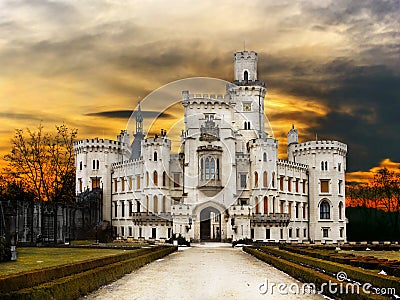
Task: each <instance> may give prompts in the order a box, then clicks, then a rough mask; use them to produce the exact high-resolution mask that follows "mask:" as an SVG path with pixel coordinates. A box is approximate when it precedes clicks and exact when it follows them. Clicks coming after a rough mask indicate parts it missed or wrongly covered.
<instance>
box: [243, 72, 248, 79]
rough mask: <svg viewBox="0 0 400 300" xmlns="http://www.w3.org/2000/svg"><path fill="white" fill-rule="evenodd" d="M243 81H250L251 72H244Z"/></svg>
mask: <svg viewBox="0 0 400 300" xmlns="http://www.w3.org/2000/svg"><path fill="white" fill-rule="evenodd" d="M243 80H244V81H249V72H247V71H244V74H243Z"/></svg>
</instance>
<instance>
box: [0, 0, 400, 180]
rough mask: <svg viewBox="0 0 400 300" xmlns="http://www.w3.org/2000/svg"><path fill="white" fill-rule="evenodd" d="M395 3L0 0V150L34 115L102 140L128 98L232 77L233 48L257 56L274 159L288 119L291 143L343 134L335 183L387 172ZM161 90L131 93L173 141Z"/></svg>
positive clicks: (392, 123) (148, 127) (110, 134)
mask: <svg viewBox="0 0 400 300" xmlns="http://www.w3.org/2000/svg"><path fill="white" fill-rule="evenodd" d="M399 10H400V8H399V5H398V3H397V1H361V0H359V1H344V0H343V1H316V0H315V1H305V0H304V1H272V0H269V1H251V2H246V3H244V2H243V1H222V2H218V3H214V2H212V1H196V2H192V1H161V0H159V1H108V0H99V1H66V0H60V1H48V0H38V1H28V0H21V1H2V2H0V103H1V109H0V120H1V128H0V156H1V157H4V155H6V154H7V153H9V151H10V149H11V145H10V139H11V138H12V137H13V136H14V132H15V129H16V128H27V127H28V128H32V129H33V128H35V127H37V126H38V125H39V124H40V123H41V124H43V125H44V127H45V129H46V130H53V129H54V126H55V125H56V124H63V123H65V124H66V125H67V126H69V127H70V128H77V129H78V139H84V138H93V137H99V138H109V139H115V137H116V135H117V134H118V133H119V131H120V130H121V129H125V128H128V129H129V130H133V128H132V127H131V124H130V122H129V116H130V114H131V112H132V111H133V110H135V109H136V106H137V103H138V100H139V99H142V100H143V99H146V97H147V96H148V95H149V94H150V93H151V92H152V91H154V90H156V89H158V88H160V87H162V86H164V85H167V84H169V83H171V82H174V81H177V80H180V79H184V78H189V77H201V76H202V77H210V78H220V79H222V80H225V81H232V79H233V65H232V59H233V53H234V52H236V51H240V50H242V49H243V48H244V47H245V48H246V49H247V50H254V51H256V52H258V54H259V69H258V77H259V78H260V79H261V80H263V81H265V82H266V85H267V96H266V98H265V111H266V116H267V118H268V120H269V124H270V126H271V128H272V131H273V132H271V134H272V133H273V135H274V137H275V138H276V139H278V140H279V143H280V146H281V147H280V148H279V149H280V151H281V153H279V155H280V157H281V158H284V157H285V155H286V154H285V153H286V148H285V144H286V134H287V131H288V130H289V129H290V128H291V125H292V124H294V125H295V126H296V128H298V129H299V137H300V142H303V141H306V140H310V139H311V140H313V139H315V138H316V137H318V139H337V140H340V141H343V142H344V143H346V144H348V147H349V148H348V149H349V153H348V157H347V159H348V163H347V172H348V173H347V180H348V181H351V182H364V181H366V180H368V179H370V178H371V176H372V175H371V174H372V173H373V172H375V171H376V170H377V169H378V168H380V167H387V168H389V169H390V170H394V171H399V170H400V134H399V133H398V129H399V128H400V121H399V118H398V114H399V111H400V101H399V100H400V89H399V87H400V74H399V70H400V60H399V57H400V56H399V54H400V48H399V45H400V32H399V31H400V30H399V28H400V26H399V25H400V24H399V18H398V15H399V12H400V11H399ZM188 89H190V87H189V88H188ZM199 92H201V91H199ZM218 92H220V91H216V92H215V93H218ZM179 96H180V95H179V94H178V95H177V99H175V100H176V101H179ZM170 100H171V99H167V97H166V96H165V98H162V97H160V98H159V99H157V101H154V102H152V103H151V104H149V103H146V101H144V102H145V104H146V105H144V107H143V110H144V118H145V122H144V129H145V131H148V133H149V134H150V135H151V134H154V133H155V132H158V131H159V130H160V129H161V128H164V129H167V130H168V131H169V136H170V138H171V140H172V141H173V142H174V143H175V144H174V147H175V148H174V149H175V151H177V149H178V147H179V133H180V129H181V126H182V125H183V124H182V122H181V119H182V117H183V108H182V107H181V106H180V105H179V103H177V104H175V105H173V106H170V107H168V109H166V108H167V107H166V106H167V105H166V103H170V102H168V101H170ZM164 102H165V103H164ZM165 109H166V110H165ZM161 112H162V113H163V115H162V117H161V118H159V119H158V120H156V121H154V119H155V118H156V117H157V115H158V114H159V113H161ZM5 165H6V162H5V161H4V160H2V159H1V160H0V166H1V167H3V166H5Z"/></svg>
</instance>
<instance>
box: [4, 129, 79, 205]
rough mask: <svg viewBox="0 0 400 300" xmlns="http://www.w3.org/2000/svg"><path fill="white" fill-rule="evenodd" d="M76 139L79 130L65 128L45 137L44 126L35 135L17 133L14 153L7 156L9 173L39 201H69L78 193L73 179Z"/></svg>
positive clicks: (33, 132)
mask: <svg viewBox="0 0 400 300" xmlns="http://www.w3.org/2000/svg"><path fill="white" fill-rule="evenodd" d="M76 136H77V130H76V129H69V128H68V127H67V126H66V125H64V124H63V125H61V126H56V131H55V133H45V132H44V130H43V126H42V125H41V124H40V125H39V126H38V128H37V129H36V130H35V131H32V130H30V129H26V130H23V129H16V131H15V136H14V138H13V139H12V140H11V144H12V150H11V153H10V154H8V155H6V156H5V159H6V160H7V161H8V172H10V173H14V174H15V176H16V177H17V176H18V177H19V178H21V180H23V181H24V183H25V184H27V185H28V186H29V188H30V189H31V190H32V191H33V192H34V194H35V198H36V200H38V201H57V200H67V198H66V197H65V196H66V195H67V196H71V195H74V190H75V188H74V186H73V182H74V181H72V182H71V180H70V178H71V176H74V175H73V174H75V163H74V150H73V143H74V140H75V138H76ZM67 183H68V185H67ZM68 198H69V197H68Z"/></svg>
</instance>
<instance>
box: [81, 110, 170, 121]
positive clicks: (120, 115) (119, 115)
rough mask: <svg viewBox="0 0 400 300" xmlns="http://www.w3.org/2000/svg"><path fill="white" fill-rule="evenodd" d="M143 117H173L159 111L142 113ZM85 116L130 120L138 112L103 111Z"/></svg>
mask: <svg viewBox="0 0 400 300" xmlns="http://www.w3.org/2000/svg"><path fill="white" fill-rule="evenodd" d="M132 114H133V115H132ZM142 115H143V118H145V119H154V118H160V119H168V118H172V117H173V116H172V115H170V114H168V113H165V112H158V111H142ZM85 116H96V117H104V118H111V119H129V118H130V117H131V116H132V117H135V116H136V112H133V111H132V110H114V111H101V112H95V113H88V114H85Z"/></svg>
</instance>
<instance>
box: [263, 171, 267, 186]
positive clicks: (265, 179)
mask: <svg viewBox="0 0 400 300" xmlns="http://www.w3.org/2000/svg"><path fill="white" fill-rule="evenodd" d="M263 187H268V173H267V171H264V173H263Z"/></svg>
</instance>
